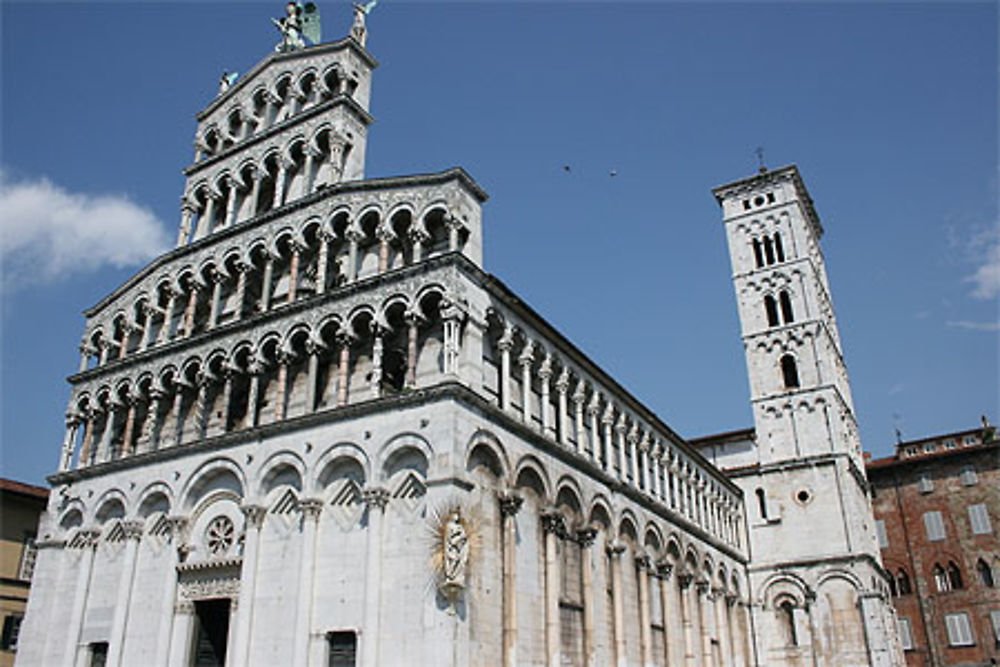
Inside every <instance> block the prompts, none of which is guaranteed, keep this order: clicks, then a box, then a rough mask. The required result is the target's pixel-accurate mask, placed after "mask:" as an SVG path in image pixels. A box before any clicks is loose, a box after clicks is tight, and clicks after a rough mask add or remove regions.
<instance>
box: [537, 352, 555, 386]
mask: <svg viewBox="0 0 1000 667" xmlns="http://www.w3.org/2000/svg"><path fill="white" fill-rule="evenodd" d="M538 377H540V378H542V380H544V381H546V382H548V380H549V378H551V377H552V355H549V354H546V355H545V358H544V359H542V363H541V365H539V366H538Z"/></svg>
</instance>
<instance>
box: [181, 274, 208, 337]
mask: <svg viewBox="0 0 1000 667" xmlns="http://www.w3.org/2000/svg"><path fill="white" fill-rule="evenodd" d="M203 287H204V285H202V284H201V283H200V282H198V281H197V280H194V279H192V280H191V284H190V286H189V288H188V289H189V290H190V291H189V292H188V303H187V308H185V309H184V337H185V338H190V337H191V334H193V333H194V316H195V311H196V310H197V308H198V292H200V291H201V290H202V288H203Z"/></svg>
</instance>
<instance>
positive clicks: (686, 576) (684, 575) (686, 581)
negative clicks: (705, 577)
mask: <svg viewBox="0 0 1000 667" xmlns="http://www.w3.org/2000/svg"><path fill="white" fill-rule="evenodd" d="M693 582H694V575H693V574H691V573H690V572H687V571H683V570H682V571H681V572H678V573H677V583H678V584H680V587H681V588H683V589H687V588H689V587H690V586H691V584H692V583H693Z"/></svg>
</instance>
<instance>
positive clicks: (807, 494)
mask: <svg viewBox="0 0 1000 667" xmlns="http://www.w3.org/2000/svg"><path fill="white" fill-rule="evenodd" d="M713 194H714V195H715V197H716V200H717V201H718V203H719V204H720V205H721V207H722V214H723V222H724V224H725V230H726V238H727V241H728V244H729V253H730V260H731V263H732V271H733V287H734V289H735V292H736V301H737V307H738V310H739V317H740V329H741V332H740V333H741V337H742V340H743V345H744V350H745V354H746V362H747V372H748V376H749V381H750V400H751V405H752V408H753V415H754V430H753V435H752V438H751V442H748V443H745V444H744V445H743V446H740V447H736V448H735V449H734V450H733V451H731V452H726V451H724V450H723V451H722V452H721V453H719V452H716V453H715V455H714V459H715V461H716V463H717V464H718V465H719V466H720V467H723V468H727V469H729V471H730V475H731V477H732V479H733V481H735V482H736V483H737V484H739V485H740V487H741V488H742V489H743V491H744V494H745V498H746V507H747V514H748V517H747V526H748V532H749V538H750V548H751V559H752V565H751V573H750V574H751V586H752V587H753V590H752V595H753V613H754V614H755V615H756V616H757V619H756V624H757V627H758V629H759V632H758V633H757V636H756V642H757V652H758V660H759V661H760V664H767V665H785V664H788V665H791V664H800V662H801V661H802V660H812V661H814V664H818V665H830V666H831V667H832V666H833V665H837V666H838V667H845V666H846V665H890V664H897V660H899V659H901V655H902V653H901V651H898V642H897V641H896V639H895V623H894V621H893V618H894V615H893V612H892V609H891V606H890V604H889V602H888V592H887V584H886V580H885V577H884V573H883V569H882V565H881V559H880V553H879V549H878V546H877V540H876V536H875V532H874V517H873V515H872V509H871V503H870V500H869V497H868V490H867V480H866V478H865V473H864V462H863V458H862V454H861V446H860V440H859V437H858V428H857V422H856V419H855V416H854V406H853V400H852V398H851V388H850V383H849V381H848V377H847V369H846V366H845V364H844V357H843V351H842V349H841V343H840V334H839V332H838V330H837V319H836V316H835V314H834V310H833V302H832V298H831V296H830V286H829V282H828V280H827V276H826V267H825V265H824V260H823V254H822V251H821V249H820V239H821V237H822V235H823V227H822V225H821V224H820V220H819V216H818V215H817V214H816V210H815V208H814V207H813V202H812V198H811V197H810V196H809V192H808V191H807V190H806V187H805V184H804V183H803V181H802V178H801V176H800V175H799V171H798V168H797V167H795V166H794V165H792V166H787V167H782V168H780V169H776V170H771V171H768V170H766V169H765V168H763V167H762V168H761V170H760V172H759V173H757V174H755V175H753V176H751V177H749V178H745V179H742V180H739V181H736V182H734V183H730V184H728V185H723V186H720V187H718V188H715V189H714V190H713ZM830 619H838V620H837V621H836V624H835V626H836V627H835V630H834V631H833V632H829V633H827V632H823V633H820V632H818V631H814V629H815V628H822V627H824V626H825V624H828V623H829V622H830Z"/></svg>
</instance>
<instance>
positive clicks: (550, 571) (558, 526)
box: [541, 510, 566, 667]
mask: <svg viewBox="0 0 1000 667" xmlns="http://www.w3.org/2000/svg"><path fill="white" fill-rule="evenodd" d="M541 519H542V532H543V533H544V535H545V658H546V659H545V664H546V665H547V666H548V667H560V665H561V662H562V659H561V651H560V649H561V648H562V647H561V644H560V635H559V584H560V575H559V557H558V556H559V554H558V540H559V539H560V538H561V536H562V535H565V533H566V522H565V519H564V518H563V516H562V514H560V513H559V512H558V510H552V511H549V512H546V513H544V514H542V516H541Z"/></svg>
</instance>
